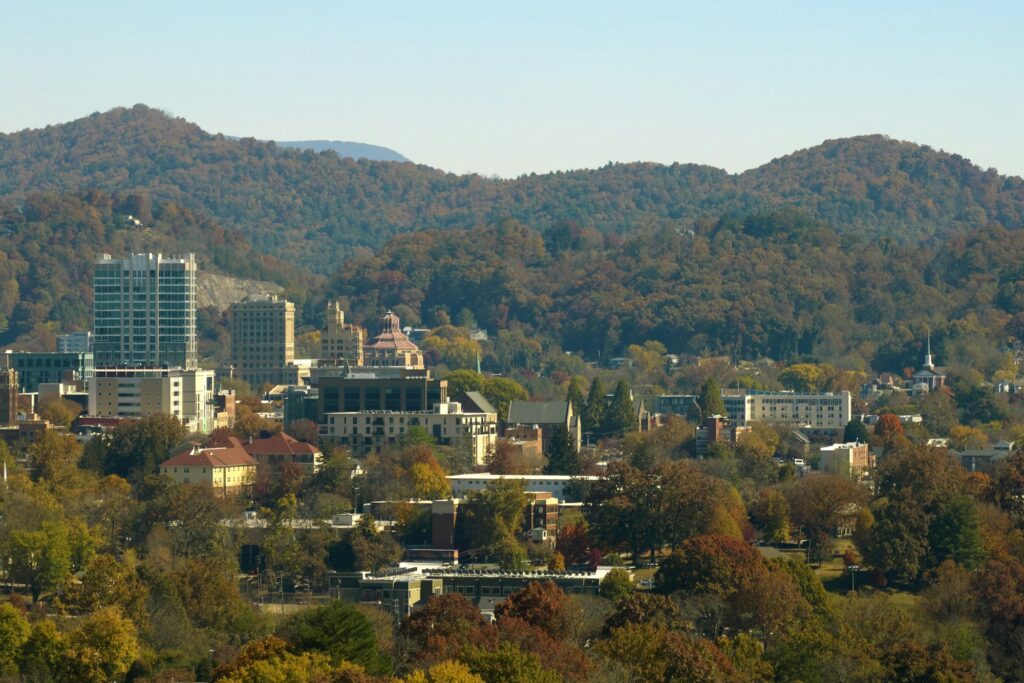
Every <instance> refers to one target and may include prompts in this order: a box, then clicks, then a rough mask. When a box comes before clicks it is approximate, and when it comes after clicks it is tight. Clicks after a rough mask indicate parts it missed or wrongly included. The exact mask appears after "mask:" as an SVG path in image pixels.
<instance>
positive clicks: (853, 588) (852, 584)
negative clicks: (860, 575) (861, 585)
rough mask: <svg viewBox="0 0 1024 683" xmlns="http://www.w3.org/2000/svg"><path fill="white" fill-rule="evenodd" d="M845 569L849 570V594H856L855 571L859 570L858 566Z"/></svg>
mask: <svg viewBox="0 0 1024 683" xmlns="http://www.w3.org/2000/svg"><path fill="white" fill-rule="evenodd" d="M847 569H849V570H850V592H851V593H855V592H857V570H859V569H860V565H859V564H851V565H850V566H849V567H847Z"/></svg>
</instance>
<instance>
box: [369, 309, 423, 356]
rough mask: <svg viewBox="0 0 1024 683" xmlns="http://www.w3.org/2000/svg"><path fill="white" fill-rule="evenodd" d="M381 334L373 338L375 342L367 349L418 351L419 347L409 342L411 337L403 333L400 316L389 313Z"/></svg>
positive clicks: (386, 315)
mask: <svg viewBox="0 0 1024 683" xmlns="http://www.w3.org/2000/svg"><path fill="white" fill-rule="evenodd" d="M382 322H383V324H382V325H381V332H380V334H378V335H377V336H376V337H374V338H373V342H372V343H371V344H368V345H367V346H366V348H367V349H374V350H382V349H394V350H396V351H418V350H419V347H418V346H416V345H415V344H413V343H412V342H411V341H409V337H407V336H406V335H405V333H404V332H402V325H401V323H400V321H399V320H398V316H397V315H395V314H394V313H393V312H392V311H388V312H387V313H386V314H385V315H384V318H383V321H382Z"/></svg>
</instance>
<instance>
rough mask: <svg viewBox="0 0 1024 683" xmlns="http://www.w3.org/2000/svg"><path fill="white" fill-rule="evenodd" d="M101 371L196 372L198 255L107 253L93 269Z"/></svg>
mask: <svg viewBox="0 0 1024 683" xmlns="http://www.w3.org/2000/svg"><path fill="white" fill-rule="evenodd" d="M93 291H94V294H95V297H94V298H95V304H94V322H93V335H94V336H93V350H94V353H95V364H96V367H97V368H104V367H108V368H112V367H143V368H159V367H180V368H195V367H196V365H197V355H198V354H197V347H196V258H195V254H187V255H184V256H180V257H164V256H163V255H162V254H132V255H131V256H129V257H128V258H123V259H115V258H112V257H111V256H110V255H109V254H103V255H102V256H101V257H99V258H98V259H97V260H96V264H95V266H94V271H93Z"/></svg>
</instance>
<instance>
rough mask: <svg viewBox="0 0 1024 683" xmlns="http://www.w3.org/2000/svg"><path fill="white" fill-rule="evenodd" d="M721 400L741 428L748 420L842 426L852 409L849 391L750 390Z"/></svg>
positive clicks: (814, 426)
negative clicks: (809, 392) (814, 392)
mask: <svg viewBox="0 0 1024 683" xmlns="http://www.w3.org/2000/svg"><path fill="white" fill-rule="evenodd" d="M722 402H723V403H724V404H725V411H726V413H727V414H728V417H729V420H730V421H731V422H732V424H734V425H736V426H738V427H743V426H745V425H746V424H747V423H749V422H767V423H770V424H792V425H798V426H801V427H807V428H808V429H820V430H834V429H843V428H844V427H846V423H847V422H849V421H850V418H851V416H852V408H853V403H852V399H851V396H850V392H849V391H840V392H838V393H825V394H801V393H794V392H788V391H749V392H746V393H742V394H723V396H722ZM704 417H711V416H709V415H705V416H704Z"/></svg>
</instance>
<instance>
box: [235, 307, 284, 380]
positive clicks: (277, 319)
mask: <svg viewBox="0 0 1024 683" xmlns="http://www.w3.org/2000/svg"><path fill="white" fill-rule="evenodd" d="M294 360H295V304H293V303H292V302H291V301H285V300H284V299H280V298H278V297H277V296H274V295H266V296H261V297H250V298H248V299H246V300H245V301H242V302H240V303H236V304H232V306H231V364H232V365H233V366H234V367H235V371H236V373H237V375H238V377H240V378H241V379H243V380H245V381H246V382H248V383H249V384H252V385H253V386H258V385H260V384H263V383H264V382H269V383H271V384H285V383H291V382H290V381H289V378H290V377H291V376H292V375H293V374H295V371H296V369H295V368H293V367H291V368H290V367H289V366H291V365H292V362H293V361H294Z"/></svg>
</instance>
